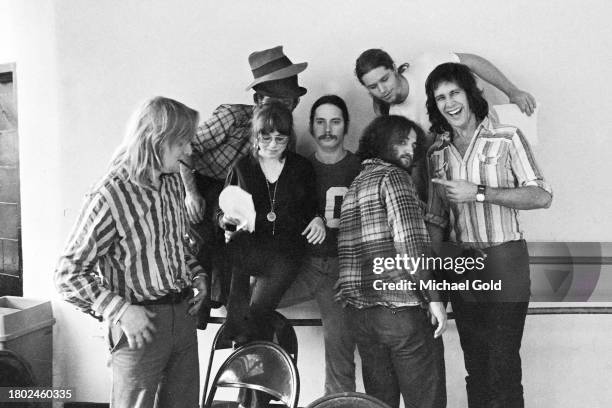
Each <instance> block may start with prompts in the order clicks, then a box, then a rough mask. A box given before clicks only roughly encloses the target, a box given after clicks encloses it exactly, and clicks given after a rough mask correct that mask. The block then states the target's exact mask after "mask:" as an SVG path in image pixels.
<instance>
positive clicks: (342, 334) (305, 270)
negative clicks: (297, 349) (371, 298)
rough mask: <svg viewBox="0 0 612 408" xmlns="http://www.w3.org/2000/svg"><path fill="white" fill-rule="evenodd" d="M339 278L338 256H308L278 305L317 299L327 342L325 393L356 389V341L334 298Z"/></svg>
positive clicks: (341, 309) (340, 307) (324, 337)
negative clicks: (335, 286)
mask: <svg viewBox="0 0 612 408" xmlns="http://www.w3.org/2000/svg"><path fill="white" fill-rule="evenodd" d="M337 280H338V258H337V257H327V258H322V257H314V256H308V257H306V258H304V261H303V263H302V267H301V269H300V272H299V273H298V275H297V277H296V279H295V281H294V282H293V283H292V285H291V287H290V288H289V289H288V290H287V292H285V295H284V296H283V299H282V300H281V303H280V305H279V307H281V308H282V307H288V306H291V305H295V304H298V303H302V302H306V301H308V300H311V299H316V301H317V304H318V306H319V311H320V313H321V320H322V322H323V339H324V342H325V394H333V393H337V392H350V391H355V342H354V341H353V337H352V335H351V333H350V330H349V328H348V326H347V324H346V318H345V313H344V309H343V308H342V306H341V305H340V304H339V303H336V302H334V284H335V283H336V281H337Z"/></svg>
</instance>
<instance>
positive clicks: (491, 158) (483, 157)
mask: <svg viewBox="0 0 612 408" xmlns="http://www.w3.org/2000/svg"><path fill="white" fill-rule="evenodd" d="M499 158H500V155H499V154H494V155H487V154H483V153H478V161H479V162H480V164H481V165H484V166H497V164H498V163H499Z"/></svg>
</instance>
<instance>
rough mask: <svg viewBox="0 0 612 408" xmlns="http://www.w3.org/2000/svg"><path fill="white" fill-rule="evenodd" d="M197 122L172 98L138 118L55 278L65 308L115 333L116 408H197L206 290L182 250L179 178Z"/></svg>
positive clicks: (91, 198) (89, 202) (153, 103)
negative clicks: (199, 327)
mask: <svg viewBox="0 0 612 408" xmlns="http://www.w3.org/2000/svg"><path fill="white" fill-rule="evenodd" d="M197 123H198V113H197V112H196V111H194V110H193V109H190V108H189V107H187V106H185V105H183V104H181V103H180V102H177V101H174V100H172V99H168V98H163V97H155V98H152V99H150V100H147V101H146V102H145V103H144V104H143V105H142V106H141V107H140V108H139V109H137V110H136V112H135V113H134V115H133V116H132V119H131V121H130V123H129V126H128V129H127V132H126V136H125V139H124V141H123V143H122V144H121V146H120V147H119V148H118V150H117V151H116V152H115V155H114V156H113V159H112V160H111V165H110V169H109V171H108V173H107V174H106V175H105V176H104V177H103V178H102V180H101V181H100V182H99V183H98V184H97V185H96V186H95V187H94V188H93V190H92V191H91V192H90V193H89V194H88V195H87V198H86V200H85V205H84V206H83V208H82V210H81V214H80V216H79V218H78V220H77V223H76V225H75V226H74V229H73V231H72V233H71V235H70V237H69V240H68V244H67V246H66V249H65V250H64V252H63V254H62V257H61V258H60V262H59V265H58V268H57V270H56V271H55V277H54V278H55V284H56V287H57V289H58V291H59V292H60V293H61V294H62V295H63V297H64V299H65V300H67V301H68V302H70V303H72V304H74V305H76V306H77V307H79V308H80V309H81V310H83V311H85V312H88V313H90V314H92V315H96V316H101V317H102V318H103V319H104V320H106V321H107V322H108V324H109V336H108V337H109V349H110V352H111V359H110V362H111V367H112V373H113V374H112V375H113V382H112V389H111V406H112V407H126V408H127V407H129V408H134V407H152V406H159V407H187V406H197V405H198V388H199V368H198V351H197V338H196V320H195V317H194V316H195V315H196V313H197V311H198V309H199V308H200V306H201V305H202V302H203V300H204V298H205V297H206V295H207V292H208V288H207V285H206V279H205V272H204V270H203V269H202V268H201V266H199V265H198V263H197V262H196V261H195V259H194V258H193V256H192V255H191V254H190V253H189V251H188V247H187V246H186V245H184V243H183V237H184V236H185V233H186V232H187V218H186V215H185V210H184V204H183V203H184V191H183V186H182V182H181V178H180V175H179V174H178V172H179V162H180V161H181V160H182V159H183V158H184V157H185V156H187V155H189V154H190V153H191V144H190V143H191V140H192V138H193V136H194V134H195V129H196V126H197ZM193 289H197V291H198V294H197V295H196V296H195V297H193Z"/></svg>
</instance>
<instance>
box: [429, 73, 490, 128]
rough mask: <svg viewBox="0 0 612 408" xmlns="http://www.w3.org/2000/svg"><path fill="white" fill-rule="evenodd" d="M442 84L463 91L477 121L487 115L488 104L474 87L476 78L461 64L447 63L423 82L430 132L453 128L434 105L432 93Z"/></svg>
mask: <svg viewBox="0 0 612 408" xmlns="http://www.w3.org/2000/svg"><path fill="white" fill-rule="evenodd" d="M442 82H452V83H454V84H456V85H457V86H459V88H461V89H463V90H464V91H465V93H466V95H467V100H468V104H469V105H470V106H469V108H470V110H471V111H472V112H474V115H475V116H476V118H477V119H478V121H479V122H480V121H482V120H483V119H484V118H485V117H486V116H487V114H488V113H489V104H488V103H487V101H486V99H485V98H484V97H483V96H482V90H480V89H478V86H477V85H476V78H475V77H474V74H473V73H472V71H470V69H469V68H468V67H467V66H466V65H463V64H458V63H456V62H447V63H445V64H441V65H438V66H437V67H436V68H435V69H434V70H433V71H431V73H430V74H429V76H428V77H427V80H426V81H425V93H426V94H427V102H426V104H425V105H426V106H427V113H428V115H429V121H430V122H431V128H430V130H431V131H432V132H434V133H444V132H450V133H451V134H452V132H453V128H452V127H451V125H450V124H449V123H448V122H447V121H446V119H444V116H442V113H441V112H440V110H439V109H438V106H437V105H436V98H435V97H434V92H435V90H436V89H437V88H438V86H439V85H440V84H441V83H442Z"/></svg>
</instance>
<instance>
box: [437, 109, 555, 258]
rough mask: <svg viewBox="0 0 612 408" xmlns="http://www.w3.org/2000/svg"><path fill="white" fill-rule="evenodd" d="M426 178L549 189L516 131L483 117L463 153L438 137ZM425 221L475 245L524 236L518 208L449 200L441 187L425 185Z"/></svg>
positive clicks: (507, 186)
mask: <svg viewBox="0 0 612 408" xmlns="http://www.w3.org/2000/svg"><path fill="white" fill-rule="evenodd" d="M428 159H429V160H428V164H429V175H430V177H432V178H433V177H437V178H442V179H446V180H468V181H471V182H472V183H475V184H483V185H485V186H487V187H501V188H517V187H523V186H538V187H541V188H542V189H544V190H546V191H547V192H549V193H550V194H552V190H551V188H550V186H549V185H548V184H546V182H545V181H544V177H543V176H542V172H541V171H540V169H539V168H538V165H537V164H536V161H535V158H534V156H533V153H532V152H531V148H530V147H529V143H528V142H527V140H526V139H525V137H524V136H523V134H522V133H521V131H520V130H519V129H518V128H516V127H514V126H509V125H500V124H498V123H496V122H495V120H494V119H493V118H492V117H490V116H489V117H486V118H485V119H484V120H483V121H482V122H481V123H480V125H479V126H478V128H477V129H476V132H475V134H474V137H473V139H472V141H471V142H470V145H469V146H468V149H467V151H466V152H465V156H464V157H463V158H462V157H461V154H460V153H459V151H458V150H457V149H456V148H455V146H454V145H453V144H452V143H451V139H450V135H449V133H444V134H441V135H438V136H437V139H436V141H435V143H434V144H433V145H432V147H431V148H430V149H429V152H428ZM429 190H430V193H429V200H428V209H427V215H426V221H427V222H430V223H432V224H434V225H438V226H439V227H442V228H446V227H447V226H448V224H449V223H450V225H451V226H452V235H451V239H452V240H453V241H455V242H457V243H465V244H468V245H470V246H476V247H479V248H484V247H489V246H493V245H499V244H501V243H504V242H508V241H513V240H518V239H522V238H523V232H522V231H521V229H520V226H519V220H518V210H515V209H513V208H509V207H504V206H501V205H496V204H491V203H488V202H484V203H480V202H469V203H460V204H454V203H449V202H448V201H447V200H446V199H445V190H444V186H441V185H433V184H432V183H430V186H429Z"/></svg>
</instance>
